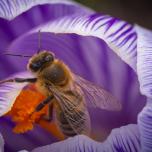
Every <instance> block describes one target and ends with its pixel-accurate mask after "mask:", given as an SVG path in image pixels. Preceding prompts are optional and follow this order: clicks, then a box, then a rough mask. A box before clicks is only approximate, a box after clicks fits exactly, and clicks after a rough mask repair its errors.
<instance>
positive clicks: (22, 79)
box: [0, 78, 37, 84]
mask: <svg viewBox="0 0 152 152" xmlns="http://www.w3.org/2000/svg"><path fill="white" fill-rule="evenodd" d="M36 81H37V78H13V79H7V80H2V81H0V84H2V83H6V82H17V83H23V82H29V83H34V82H36Z"/></svg>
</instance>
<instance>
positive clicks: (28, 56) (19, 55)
mask: <svg viewBox="0 0 152 152" xmlns="http://www.w3.org/2000/svg"><path fill="white" fill-rule="evenodd" d="M0 55H10V56H18V57H27V58H30V57H32V56H31V55H21V54H12V53H2V54H0Z"/></svg>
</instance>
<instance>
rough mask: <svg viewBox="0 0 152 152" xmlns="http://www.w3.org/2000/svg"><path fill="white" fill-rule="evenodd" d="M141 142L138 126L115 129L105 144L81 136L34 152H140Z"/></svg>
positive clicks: (33, 151)
mask: <svg viewBox="0 0 152 152" xmlns="http://www.w3.org/2000/svg"><path fill="white" fill-rule="evenodd" d="M140 149H141V147H140V140H139V132H138V127H137V125H128V126H124V127H121V128H118V129H114V130H113V131H112V133H111V134H110V136H109V137H108V139H107V140H106V141H105V142H104V143H99V142H95V141H94V140H91V139H90V138H88V137H86V136H83V135H79V136H75V137H73V138H69V139H67V140H64V141H62V142H58V143H55V144H52V145H47V146H43V147H39V148H36V149H34V150H32V152H50V151H51V152H71V151H72V152H80V151H81V152H83V151H87V152H139V151H140Z"/></svg>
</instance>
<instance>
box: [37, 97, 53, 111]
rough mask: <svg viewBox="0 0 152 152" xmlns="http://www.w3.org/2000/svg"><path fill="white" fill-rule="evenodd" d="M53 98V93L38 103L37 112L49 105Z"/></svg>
mask: <svg viewBox="0 0 152 152" xmlns="http://www.w3.org/2000/svg"><path fill="white" fill-rule="evenodd" d="M53 98H54V96H53V95H52V96H49V97H47V98H46V99H45V100H44V101H42V102H41V103H40V104H38V105H37V107H36V108H35V111H36V112H38V111H40V110H41V109H42V108H43V107H44V106H45V105H47V104H48V103H50V102H51V100H52V99H53Z"/></svg>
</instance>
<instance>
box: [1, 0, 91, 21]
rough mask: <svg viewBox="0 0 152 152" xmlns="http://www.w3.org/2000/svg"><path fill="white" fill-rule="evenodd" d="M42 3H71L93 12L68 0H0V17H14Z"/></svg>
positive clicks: (9, 18) (10, 18)
mask: <svg viewBox="0 0 152 152" xmlns="http://www.w3.org/2000/svg"><path fill="white" fill-rule="evenodd" d="M44 4H65V5H73V6H75V7H82V8H83V10H84V12H85V11H86V12H93V11H92V10H91V9H88V8H86V7H84V6H81V5H80V4H78V3H76V2H73V1H70V0H7V1H6V0H1V1H0V17H1V18H4V19H8V20H12V19H14V18H15V17H16V16H18V15H20V14H21V13H23V12H25V11H27V10H29V9H30V8H32V7H34V6H37V5H44Z"/></svg>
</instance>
